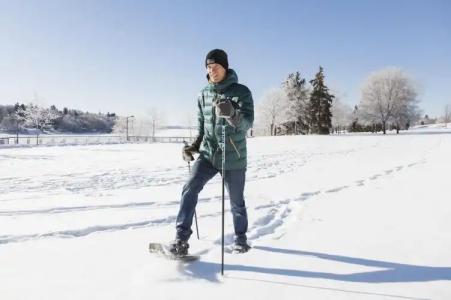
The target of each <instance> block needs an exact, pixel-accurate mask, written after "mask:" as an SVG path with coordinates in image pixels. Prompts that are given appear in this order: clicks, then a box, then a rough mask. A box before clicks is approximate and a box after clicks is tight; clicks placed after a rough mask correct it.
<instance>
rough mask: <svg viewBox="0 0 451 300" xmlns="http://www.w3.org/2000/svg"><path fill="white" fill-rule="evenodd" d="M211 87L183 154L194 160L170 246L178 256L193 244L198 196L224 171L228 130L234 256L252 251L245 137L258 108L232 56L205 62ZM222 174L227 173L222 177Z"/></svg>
mask: <svg viewBox="0 0 451 300" xmlns="http://www.w3.org/2000/svg"><path fill="white" fill-rule="evenodd" d="M205 67H206V68H207V79H208V85H207V86H206V87H205V88H204V89H203V90H202V91H201V92H200V94H199V97H198V99H197V106H198V130H199V135H198V136H197V138H196V140H195V141H194V143H193V144H192V145H187V146H185V147H184V148H183V158H184V160H186V161H192V160H194V158H193V154H194V153H199V157H198V159H197V160H196V162H195V163H194V165H193V168H192V171H191V175H190V178H189V179H188V182H187V183H186V184H185V186H184V187H183V191H182V199H181V203H180V210H179V213H178V216H177V221H176V239H175V240H174V241H173V242H171V244H170V251H171V252H172V253H173V254H175V255H181V256H183V255H186V254H187V253H188V248H189V244H188V239H189V238H190V236H191V234H192V230H191V225H192V221H193V215H194V211H195V208H196V204H197V199H198V195H199V192H200V191H201V190H202V189H203V187H204V185H205V184H206V183H207V182H208V181H209V180H210V179H212V178H213V177H214V176H215V175H216V174H217V173H221V170H222V148H221V145H222V143H223V142H224V141H223V136H222V130H223V126H224V125H225V126H226V127H225V137H226V141H225V143H226V145H225V149H226V150H225V166H224V169H225V179H224V181H225V185H226V188H227V192H228V194H229V196H230V204H231V207H232V215H233V225H234V228H235V245H234V251H235V252H239V253H244V252H247V251H248V250H249V248H250V247H249V245H248V243H247V237H246V232H247V227H248V220H247V212H246V205H245V201H244V196H243V191H244V183H245V176H246V166H247V150H246V133H247V130H248V129H250V128H251V127H252V123H253V121H254V103H253V100H252V94H251V92H250V90H249V89H248V88H247V87H246V86H244V85H242V84H239V83H238V76H237V75H236V73H235V71H234V70H232V69H229V63H228V59H227V54H226V53H225V52H224V51H223V50H220V49H214V50H212V51H210V52H209V53H208V54H207V57H206V59H205ZM221 174H222V173H221Z"/></svg>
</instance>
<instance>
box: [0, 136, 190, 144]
mask: <svg viewBox="0 0 451 300" xmlns="http://www.w3.org/2000/svg"><path fill="white" fill-rule="evenodd" d="M183 141H187V142H192V141H194V137H180V136H177V137H174V136H168V137H162V136H158V137H157V136H128V137H126V136H119V135H118V136H114V135H58V136H46V135H39V136H19V137H17V136H4V137H0V145H5V146H6V145H10V146H13V145H29V146H33V145H48V146H58V145H96V144H123V143H182V142H183Z"/></svg>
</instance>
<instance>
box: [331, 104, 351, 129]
mask: <svg viewBox="0 0 451 300" xmlns="http://www.w3.org/2000/svg"><path fill="white" fill-rule="evenodd" d="M352 122H353V110H352V108H351V107H350V106H349V105H347V104H345V103H343V102H342V101H341V100H340V99H339V98H338V97H336V98H335V100H334V101H333V102H332V128H333V129H334V131H335V132H339V131H340V130H343V129H345V128H347V127H348V126H349V125H351V124H352Z"/></svg>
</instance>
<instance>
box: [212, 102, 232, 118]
mask: <svg viewBox="0 0 451 300" xmlns="http://www.w3.org/2000/svg"><path fill="white" fill-rule="evenodd" d="M215 113H216V116H217V117H218V118H226V119H229V118H233V117H234V116H235V108H234V107H233V105H232V102H231V101H230V100H224V101H219V102H217V103H216V105H215Z"/></svg>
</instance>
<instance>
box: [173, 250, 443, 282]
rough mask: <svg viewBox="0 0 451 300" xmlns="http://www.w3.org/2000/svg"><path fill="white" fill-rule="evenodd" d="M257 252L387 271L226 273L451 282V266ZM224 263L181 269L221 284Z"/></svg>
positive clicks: (262, 269) (294, 252)
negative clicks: (313, 258) (349, 272)
mask: <svg viewBox="0 0 451 300" xmlns="http://www.w3.org/2000/svg"><path fill="white" fill-rule="evenodd" d="M253 249H254V250H261V251H267V252H275V253H281V254H289V255H302V256H313V257H317V258H318V259H324V260H330V261H337V262H341V263H348V264H354V265H361V266H367V267H377V268H383V270H375V271H365V272H357V273H352V274H336V273H327V272H312V271H302V270H301V268H302V266H300V267H299V269H281V268H277V267H275V268H267V267H258V266H246V265H233V264H227V263H226V265H225V270H226V271H244V272H255V273H264V274H269V275H283V276H293V277H304V278H321V279H329V280H337V281H347V282H362V283H387V282H392V283H396V282H428V281H437V280H451V267H428V266H416V265H407V264H400V263H393V262H385V261H378V260H370V259H363V258H356V257H348V256H341V255H332V254H324V253H318V252H308V251H300V250H290V249H281V248H273V247H264V246H256V247H254V248H253ZM220 267H221V266H220V264H219V263H212V262H204V261H199V262H196V263H192V264H188V265H185V266H183V267H181V268H180V271H181V272H183V273H184V274H186V275H188V276H192V277H194V278H203V279H206V280H208V281H211V282H219V276H220V275H219V274H220Z"/></svg>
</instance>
